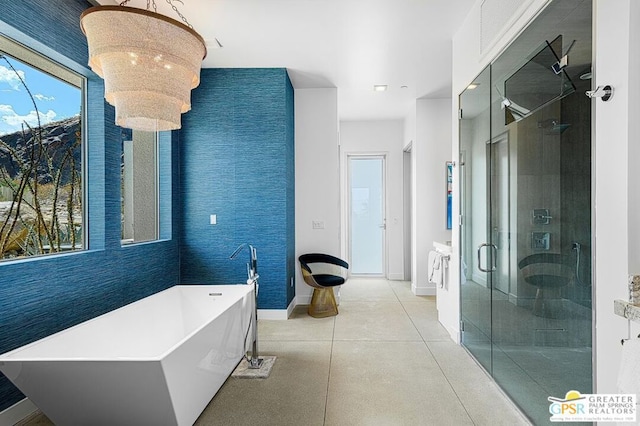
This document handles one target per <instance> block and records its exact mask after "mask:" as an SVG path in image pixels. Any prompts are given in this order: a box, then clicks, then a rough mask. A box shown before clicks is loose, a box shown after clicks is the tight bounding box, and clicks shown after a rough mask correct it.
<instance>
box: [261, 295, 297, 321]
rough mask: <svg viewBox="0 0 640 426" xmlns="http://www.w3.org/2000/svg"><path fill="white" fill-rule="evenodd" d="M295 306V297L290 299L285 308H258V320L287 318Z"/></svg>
mask: <svg viewBox="0 0 640 426" xmlns="http://www.w3.org/2000/svg"><path fill="white" fill-rule="evenodd" d="M295 307H296V297H294V298H293V300H291V303H289V306H287V309H258V319H259V320H287V319H289V317H290V316H291V313H292V312H293V308H295Z"/></svg>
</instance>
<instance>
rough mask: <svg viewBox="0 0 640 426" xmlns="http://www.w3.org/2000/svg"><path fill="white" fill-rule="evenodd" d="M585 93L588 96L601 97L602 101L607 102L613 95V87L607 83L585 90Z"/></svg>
mask: <svg viewBox="0 0 640 426" xmlns="http://www.w3.org/2000/svg"><path fill="white" fill-rule="evenodd" d="M585 94H586V95H587V96H588V97H590V98H602V100H603V102H607V101H608V100H609V99H611V98H612V97H613V87H611V86H609V85H608V84H607V85H606V86H598V87H596V90H587V91H586V93H585Z"/></svg>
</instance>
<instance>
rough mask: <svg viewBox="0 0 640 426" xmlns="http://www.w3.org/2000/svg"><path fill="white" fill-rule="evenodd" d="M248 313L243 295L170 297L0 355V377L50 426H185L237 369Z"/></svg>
mask: <svg viewBox="0 0 640 426" xmlns="http://www.w3.org/2000/svg"><path fill="white" fill-rule="evenodd" d="M253 304H254V298H253V292H252V286H250V285H215V286H212V285H193V286H175V287H171V288H169V289H167V290H165V291H162V292H160V293H157V294H154V295H152V296H149V297H147V298H145V299H142V300H139V301H137V302H134V303H131V304H129V305H126V306H124V307H122V308H120V309H116V310H114V311H112V312H109V313H107V314H104V315H102V316H99V317H96V318H94V319H91V320H89V321H86V322H84V323H81V324H78V325H76V326H74V327H71V328H69V329H67V330H63V331H61V332H59V333H56V334H53V335H51V336H48V337H46V338H44V339H42V340H39V341H36V342H34V343H31V344H29V345H26V346H23V347H21V348H18V349H15V350H13V351H11V352H7V353H5V354H3V355H0V370H1V371H2V372H3V373H4V374H5V375H6V376H7V377H8V378H9V379H10V380H11V381H12V382H13V383H14V384H15V385H16V386H17V387H18V388H19V389H20V390H21V391H22V392H23V393H24V394H25V395H27V397H29V399H31V401H32V402H33V403H35V404H36V405H37V406H38V407H39V408H40V409H41V410H42V411H43V412H44V413H45V414H46V415H47V416H48V417H49V418H50V419H51V420H52V421H53V422H54V423H55V424H56V425H61V426H65V425H89V424H91V425H109V426H112V425H118V426H119V425H136V426H139V425H154V426H159V425H192V424H193V423H194V422H195V420H196V419H197V418H198V416H199V415H200V413H202V410H204V408H205V407H206V406H207V404H208V403H209V401H210V400H211V398H213V396H214V395H215V394H216V392H217V391H218V389H220V387H221V386H222V384H223V383H224V381H225V380H226V379H227V377H228V376H229V375H230V374H231V373H232V372H233V370H234V368H235V367H236V365H237V364H238V362H239V361H240V360H241V359H242V357H243V355H244V353H245V349H244V348H245V336H246V335H247V329H248V327H249V326H250V323H251V315H252V312H253ZM249 336H251V332H249Z"/></svg>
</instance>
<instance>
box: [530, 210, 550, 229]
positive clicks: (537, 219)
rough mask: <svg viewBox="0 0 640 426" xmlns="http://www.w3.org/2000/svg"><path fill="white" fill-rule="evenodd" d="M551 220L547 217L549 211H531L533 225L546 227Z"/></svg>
mask: <svg viewBox="0 0 640 426" xmlns="http://www.w3.org/2000/svg"><path fill="white" fill-rule="evenodd" d="M551 219H552V218H551V216H549V209H533V224H534V225H548V224H549V222H550V221H551Z"/></svg>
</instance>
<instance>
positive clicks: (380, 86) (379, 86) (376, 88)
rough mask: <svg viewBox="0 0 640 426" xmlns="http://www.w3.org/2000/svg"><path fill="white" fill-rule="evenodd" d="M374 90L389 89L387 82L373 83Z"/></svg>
mask: <svg viewBox="0 0 640 426" xmlns="http://www.w3.org/2000/svg"><path fill="white" fill-rule="evenodd" d="M373 90H374V91H376V92H384V91H385V90H387V85H386V84H374V85H373Z"/></svg>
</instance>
